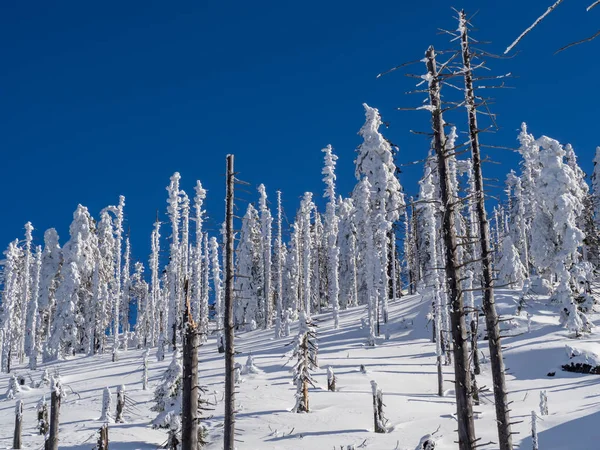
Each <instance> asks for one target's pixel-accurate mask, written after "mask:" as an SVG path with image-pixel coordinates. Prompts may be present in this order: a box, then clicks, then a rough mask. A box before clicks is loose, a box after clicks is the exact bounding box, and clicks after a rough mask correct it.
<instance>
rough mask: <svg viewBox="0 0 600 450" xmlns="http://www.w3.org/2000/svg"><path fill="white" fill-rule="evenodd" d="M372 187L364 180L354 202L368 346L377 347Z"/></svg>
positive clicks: (358, 187)
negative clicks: (363, 286)
mask: <svg viewBox="0 0 600 450" xmlns="http://www.w3.org/2000/svg"><path fill="white" fill-rule="evenodd" d="M370 195H371V185H370V183H369V179H368V178H363V179H362V180H361V181H359V182H358V184H357V185H356V187H355V188H354V193H353V196H354V200H355V202H356V213H355V221H356V228H357V233H358V235H359V236H361V238H362V240H363V243H362V245H361V249H360V251H361V253H362V258H361V260H362V263H363V264H364V266H363V268H364V277H365V282H366V290H365V295H366V304H367V327H368V333H369V334H368V338H367V345H368V346H374V345H375V321H376V319H377V310H376V302H377V290H376V285H375V276H376V275H377V274H376V273H375V272H374V269H375V267H376V264H375V261H374V260H375V258H376V257H377V254H376V253H375V244H374V238H373V228H372V225H371V202H370Z"/></svg>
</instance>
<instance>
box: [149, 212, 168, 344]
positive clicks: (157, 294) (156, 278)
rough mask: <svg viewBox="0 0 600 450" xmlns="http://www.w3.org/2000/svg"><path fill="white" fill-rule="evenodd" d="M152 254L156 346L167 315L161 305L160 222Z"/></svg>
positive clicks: (153, 332) (153, 318) (152, 294)
mask: <svg viewBox="0 0 600 450" xmlns="http://www.w3.org/2000/svg"><path fill="white" fill-rule="evenodd" d="M151 247H152V253H151V254H150V271H151V275H150V301H151V306H150V307H151V322H150V323H151V324H152V335H151V336H152V345H155V344H156V342H157V339H158V335H159V334H160V333H161V332H162V331H163V321H162V320H161V318H162V317H163V316H164V315H165V314H166V311H164V310H163V309H162V308H160V304H161V289H160V273H159V259H160V222H159V221H158V220H157V221H156V222H154V229H153V230H152V238H151Z"/></svg>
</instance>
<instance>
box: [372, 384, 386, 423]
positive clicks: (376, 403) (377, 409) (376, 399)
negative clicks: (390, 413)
mask: <svg viewBox="0 0 600 450" xmlns="http://www.w3.org/2000/svg"><path fill="white" fill-rule="evenodd" d="M371 389H372V390H373V421H374V424H375V429H374V431H375V433H387V432H388V430H387V428H386V426H385V422H386V419H385V417H384V416H383V392H382V391H381V389H379V387H377V383H376V382H375V380H371Z"/></svg>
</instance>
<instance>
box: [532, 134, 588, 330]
mask: <svg viewBox="0 0 600 450" xmlns="http://www.w3.org/2000/svg"><path fill="white" fill-rule="evenodd" d="M536 144H538V145H539V146H540V147H541V148H542V150H541V151H540V152H539V164H540V172H539V178H538V179H537V181H536V189H535V193H536V200H537V202H536V203H537V208H536V210H535V216H534V219H533V223H532V230H534V232H533V235H532V242H531V255H532V257H533V259H534V261H535V264H536V266H537V267H538V268H539V269H540V270H541V271H542V272H543V271H547V270H551V271H553V272H554V273H556V275H557V278H558V288H557V290H556V292H555V294H554V296H555V299H556V300H557V301H558V302H559V303H561V304H562V305H563V311H564V315H563V321H564V323H565V325H566V326H567V327H568V328H569V329H570V330H571V331H574V332H575V333H581V332H582V331H585V329H586V328H587V326H586V321H587V320H586V319H585V317H580V316H582V314H581V313H580V312H578V311H577V307H576V305H575V303H574V300H573V294H572V292H571V287H570V274H569V269H570V268H571V266H572V265H573V264H574V263H576V262H577V261H578V258H579V254H578V249H579V247H581V245H582V243H583V238H584V237H585V236H584V234H583V232H582V231H581V230H580V229H579V228H578V227H577V218H578V217H579V216H580V215H581V212H582V209H583V201H582V200H583V198H584V195H585V193H584V191H583V190H582V188H581V185H580V184H579V182H578V180H577V177H576V175H575V173H574V172H573V170H572V169H571V167H569V166H568V165H567V164H565V163H564V157H565V151H564V149H563V147H562V145H560V143H559V142H558V141H556V140H554V139H551V138H548V137H546V136H542V137H541V138H540V139H538V140H537V141H536Z"/></svg>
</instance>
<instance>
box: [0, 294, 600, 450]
mask: <svg viewBox="0 0 600 450" xmlns="http://www.w3.org/2000/svg"><path fill="white" fill-rule="evenodd" d="M518 297H519V292H516V291H505V290H498V291H497V293H496V303H497V307H498V310H499V312H500V313H501V314H503V315H504V316H505V317H506V316H510V315H511V314H513V313H514V311H515V309H516V305H517V301H518ZM556 308H557V306H553V305H551V304H550V302H549V300H548V298H547V297H540V298H538V299H537V300H530V301H528V305H527V308H526V310H525V311H524V312H523V313H522V314H523V315H522V316H518V317H512V319H513V320H512V323H513V324H514V327H512V328H511V331H510V334H511V336H512V337H509V338H506V339H505V340H504V341H503V345H504V346H505V348H506V350H505V359H506V367H507V370H508V372H509V373H508V375H507V385H508V387H509V389H510V394H509V400H511V401H512V402H513V403H512V405H511V408H512V413H511V414H512V417H511V418H512V420H513V421H515V422H519V421H522V422H521V423H517V424H515V425H514V427H513V431H515V432H518V433H519V434H517V435H516V436H515V448H521V449H528V448H531V437H530V422H531V420H530V418H531V411H532V410H533V411H538V403H539V391H541V390H545V391H546V392H547V395H548V408H549V415H548V416H544V417H543V421H542V420H539V421H538V424H537V426H538V439H539V445H540V448H543V449H544V450H563V449H564V450H575V449H584V448H585V449H589V448H596V447H597V443H598V442H599V441H600V427H598V426H597V423H598V421H599V420H600V402H599V401H598V395H599V393H598V386H599V384H600V377H599V376H598V375H581V374H574V373H567V372H564V371H562V370H560V364H562V363H564V361H565V346H566V345H570V346H572V347H576V348H578V349H586V350H588V351H594V352H595V353H598V348H597V347H600V345H599V344H598V342H599V339H598V336H597V335H594V334H592V335H590V336H588V337H586V338H583V339H578V340H573V339H570V338H568V333H567V330H565V329H564V328H562V327H561V326H560V325H558V323H557V321H556V320H554V318H555V317H556V315H557V309H556ZM429 309H430V304H429V302H426V301H423V300H422V299H421V297H420V296H404V297H402V298H401V299H398V300H395V301H391V302H390V304H389V314H390V324H389V326H388V330H389V332H390V339H389V340H384V339H383V338H382V339H378V340H377V346H376V347H366V346H365V345H364V344H365V343H366V340H367V330H365V329H361V318H362V317H364V315H365V308H364V306H363V307H356V308H351V309H348V310H344V311H340V328H339V329H337V330H336V329H334V328H333V320H332V317H331V312H326V313H323V314H321V315H314V316H313V320H314V321H315V324H316V325H317V335H318V338H319V365H320V367H321V368H320V369H317V370H316V371H315V375H314V378H315V381H316V382H317V387H316V388H311V389H310V391H309V398H310V408H311V412H310V413H303V414H295V413H292V412H290V410H291V408H292V407H293V406H294V392H295V386H294V385H293V384H292V374H291V372H290V368H291V367H290V366H289V365H284V364H285V363H286V361H287V358H286V357H285V356H284V355H285V354H286V352H288V351H289V349H290V347H289V346H287V344H289V341H290V339H286V338H283V339H279V340H275V339H273V332H272V330H256V331H252V332H240V333H239V334H238V335H237V336H236V341H235V346H236V350H237V351H238V352H240V353H239V354H238V356H237V361H238V362H240V363H243V362H244V361H245V360H246V359H247V357H248V355H249V354H250V352H251V353H252V355H253V357H254V364H255V365H256V367H257V368H258V369H260V372H259V373H257V374H249V375H247V376H246V377H245V379H244V382H243V383H241V384H240V385H239V386H238V390H239V393H238V395H237V402H238V411H239V412H238V414H237V418H236V424H237V428H238V430H239V431H238V439H239V442H238V443H237V449H238V450H245V449H247V450H255V449H261V450H268V449H281V450H284V449H289V450H292V449H293V450H301V449H311V450H316V449H331V448H333V447H334V446H335V448H340V446H342V445H343V446H348V445H354V446H356V447H357V448H364V449H367V450H369V449H372V450H394V449H396V450H405V449H410V450H412V449H414V448H415V447H416V446H417V444H418V443H419V442H420V441H421V439H422V438H423V437H424V436H425V435H428V434H432V433H434V432H435V434H434V435H433V437H434V438H435V439H436V440H437V446H436V450H438V449H442V450H443V449H455V448H456V444H455V443H454V442H455V440H456V438H457V436H456V432H455V429H456V420H455V419H454V417H453V414H454V413H455V411H456V408H455V400H454V396H453V392H454V391H453V389H452V383H451V381H452V380H453V379H454V375H453V369H452V367H451V366H444V375H445V376H444V378H445V386H444V388H445V390H446V391H447V396H446V397H438V396H437V395H436V392H437V384H436V366H435V344H434V343H432V342H431V325H430V324H429V327H427V325H428V324H427V313H428V312H429ZM527 314H530V315H531V331H530V332H527ZM593 316H594V315H592V319H593V318H595V317H593ZM596 319H597V317H596ZM480 326H481V327H482V326H483V323H481V324H480ZM296 327H297V322H295V323H294V326H293V329H292V333H293V334H295V331H296V330H295V328H296ZM479 346H480V349H481V350H482V351H483V353H484V355H485V356H486V358H485V359H483V361H484V364H483V368H482V372H483V373H482V375H481V376H480V377H478V385H479V386H480V387H482V386H491V375H490V367H489V362H488V359H487V356H488V350H487V342H486V341H481V342H480V343H479ZM155 351H156V349H152V350H151V351H150V354H151V357H150V358H149V361H150V368H149V389H148V390H147V391H143V390H142V384H141V380H142V366H141V363H142V359H143V356H142V353H143V350H129V351H127V352H122V353H121V355H120V358H119V361H118V362H116V363H112V362H111V355H110V354H109V353H107V354H104V355H98V356H93V357H84V356H81V357H76V358H73V359H69V360H66V361H60V362H52V363H48V364H39V366H38V370H36V371H31V370H29V369H28V367H27V365H26V364H23V365H17V366H15V368H14V371H13V373H15V374H19V375H24V376H25V377H26V379H27V380H29V376H31V379H32V380H33V381H34V382H38V381H39V380H40V379H41V377H42V373H43V370H44V369H48V371H49V373H50V374H51V375H53V374H56V373H60V376H61V380H62V383H63V386H64V387H65V390H66V391H67V393H68V396H67V398H66V399H65V400H63V404H62V407H61V415H60V418H61V420H60V423H61V426H60V444H59V445H60V448H61V449H89V448H91V447H93V445H94V443H95V441H96V439H97V434H96V430H98V429H99V428H100V426H101V425H102V424H101V422H99V421H98V418H99V417H100V414H101V410H102V392H103V389H104V388H105V387H107V386H108V387H109V388H110V390H111V392H112V393H113V394H114V393H115V392H116V390H117V387H118V386H119V385H121V384H124V385H125V386H126V389H127V391H126V392H127V394H126V395H127V397H128V398H129V399H130V400H132V401H133V402H134V403H135V405H136V406H135V409H134V408H132V407H130V406H129V405H128V406H127V407H126V409H125V423H123V424H109V436H110V446H111V448H112V449H128V450H131V449H154V448H157V447H158V446H159V445H161V444H163V443H164V442H165V441H166V438H167V436H166V432H165V430H155V429H152V428H151V426H150V423H151V421H152V419H153V418H154V417H156V413H155V412H152V411H150V408H151V407H152V406H153V402H152V396H153V392H154V388H155V387H156V385H157V384H158V383H159V381H160V378H161V376H162V374H163V372H164V371H165V369H166V368H167V366H168V365H169V363H170V360H171V358H170V357H169V355H167V357H166V358H165V360H164V361H162V362H156V361H155V359H154V358H153V357H152V356H153V354H154V352H155ZM199 360H200V371H199V373H200V382H201V384H202V385H204V386H206V388H207V394H206V398H207V399H208V400H210V401H212V402H215V401H216V402H217V404H216V407H215V410H214V411H212V415H213V416H212V418H210V419H207V420H205V421H203V423H204V425H205V426H206V427H207V428H208V431H209V440H210V441H211V443H210V444H209V445H208V446H207V447H206V448H207V449H220V448H222V424H223V378H224V376H223V373H224V361H223V355H222V354H219V353H217V346H216V337H215V336H214V335H213V336H211V337H210V339H209V340H208V342H207V343H206V344H205V345H204V346H203V347H202V348H201V349H200V358H199ZM361 364H364V365H365V367H366V369H367V370H368V375H366V374H363V373H361V372H360V370H359V367H360V365H361ZM329 366H331V367H332V368H333V369H334V370H335V374H336V377H337V388H338V391H337V392H329V391H327V367H329ZM549 372H555V375H554V376H553V377H548V376H547V374H548V373H549ZM9 380H10V375H7V374H4V373H2V374H0V392H2V393H3V392H5V389H6V387H8V384H9ZM371 380H375V381H376V382H377V384H378V386H379V387H380V388H381V389H382V391H383V402H384V404H385V408H384V414H385V416H386V417H387V418H388V419H389V424H388V425H389V426H390V428H391V430H390V432H389V433H387V434H375V433H374V432H373V411H372V392H371V383H370V382H371ZM44 394H45V395H46V397H47V398H49V388H48V387H46V386H43V387H42V388H27V389H22V390H21V392H19V393H17V394H16V398H15V399H14V400H8V399H6V397H5V395H4V394H0V448H11V445H12V433H13V427H14V411H15V401H16V400H23V403H24V423H23V448H33V449H39V448H40V447H41V446H42V441H43V438H42V436H39V435H38V434H37V430H36V429H35V427H36V414H35V411H36V404H37V402H38V400H39V399H40V398H41V397H42V395H44ZM492 400H493V399H492V395H491V393H490V392H487V393H486V394H485V395H483V401H482V404H481V405H479V406H476V407H475V408H474V409H475V411H476V419H475V427H476V432H477V436H478V437H480V438H481V441H480V442H482V443H483V442H489V441H493V442H497V435H496V426H495V424H494V410H493V403H492ZM113 414H114V411H113ZM438 427H439V430H438ZM436 430H438V431H437V432H436ZM359 446H360V447H359ZM344 448H345V447H344ZM481 448H488V449H493V448H497V446H495V445H493V444H492V445H488V446H483V447H481Z"/></svg>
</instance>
